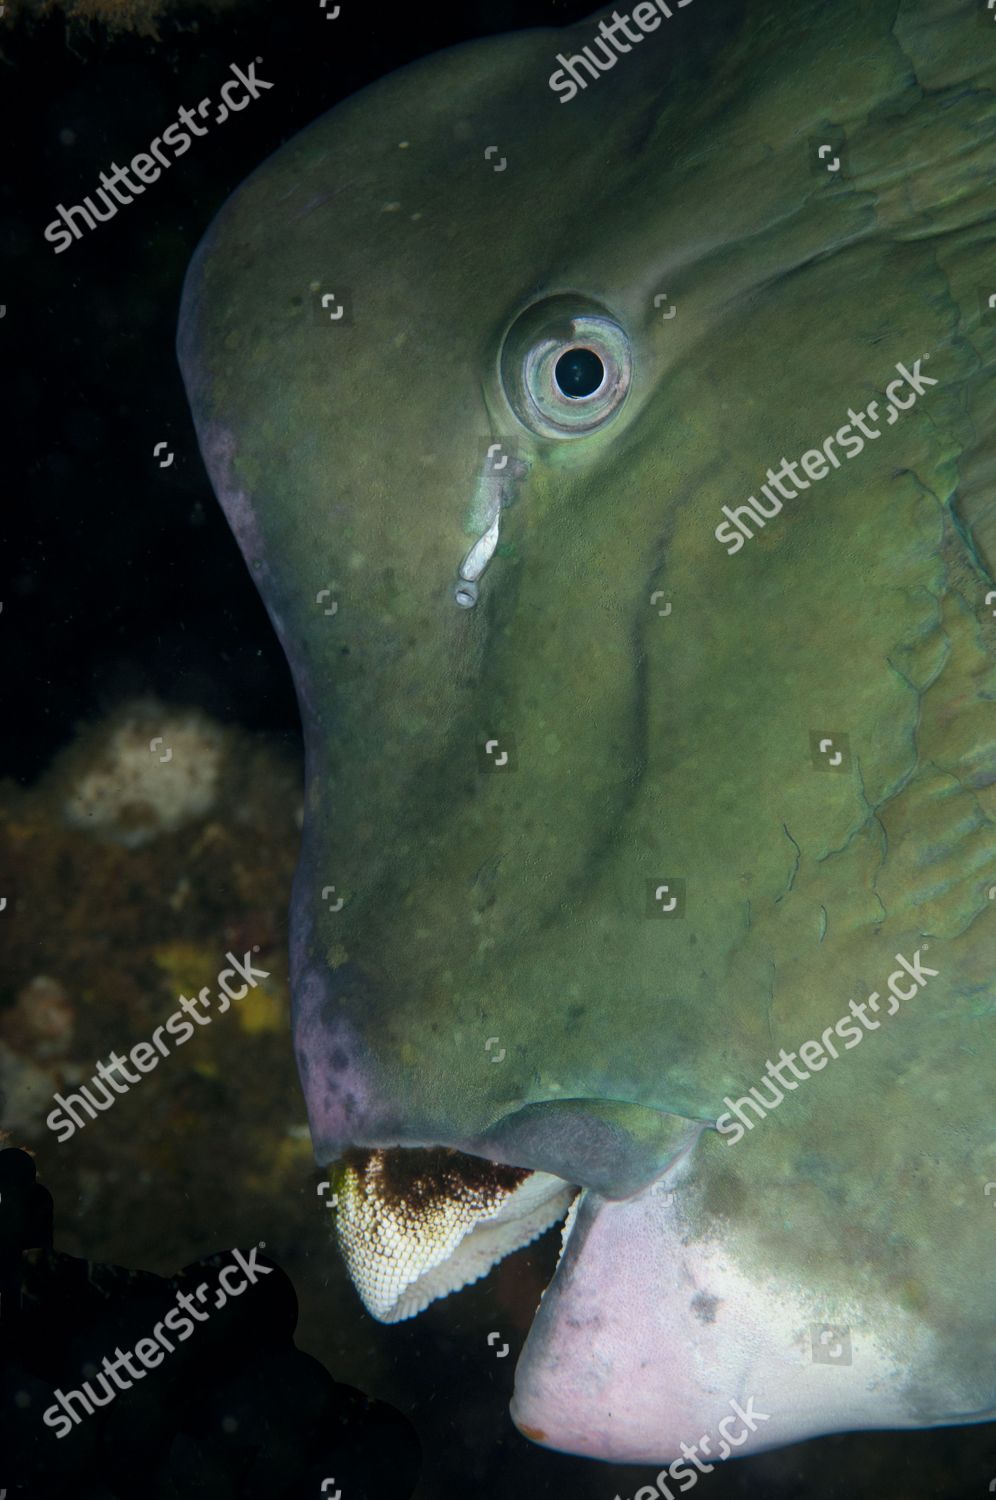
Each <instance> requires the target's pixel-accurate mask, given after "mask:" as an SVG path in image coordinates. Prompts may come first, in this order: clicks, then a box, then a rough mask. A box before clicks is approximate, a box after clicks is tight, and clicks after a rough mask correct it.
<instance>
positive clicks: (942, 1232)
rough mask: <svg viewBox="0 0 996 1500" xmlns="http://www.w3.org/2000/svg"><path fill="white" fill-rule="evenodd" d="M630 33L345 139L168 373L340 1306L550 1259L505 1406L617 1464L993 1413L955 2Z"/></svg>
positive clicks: (764, 15)
mask: <svg viewBox="0 0 996 1500" xmlns="http://www.w3.org/2000/svg"><path fill="white" fill-rule="evenodd" d="M653 10H654V7H653V6H652V5H650V6H648V5H642V6H640V7H637V8H636V11H634V15H636V13H637V12H640V13H642V15H643V18H644V22H645V23H646V29H644V30H642V31H640V35H639V37H638V39H637V40H635V41H633V40H629V41H627V36H628V33H626V32H623V31H619V30H618V29H617V30H615V31H613V32H612V33H611V36H612V37H614V38H615V41H619V42H621V43H626V45H627V48H628V50H625V51H624V50H623V47H622V45H620V46H619V47H617V48H616V47H615V41H611V40H606V39H605V37H604V32H603V33H601V34H602V35H603V40H604V48H605V49H609V48H610V46H611V47H613V48H615V51H614V52H613V53H610V52H609V51H608V50H603V48H602V47H600V46H599V47H595V46H593V45H592V43H593V41H594V39H595V38H596V37H597V36H598V35H599V34H600V33H599V31H598V22H599V19H600V18H599V17H598V16H596V17H593V18H591V19H590V20H589V21H586V22H585V23H584V24H582V25H579V26H577V27H575V28H573V29H571V30H570V31H567V32H554V31H530V32H527V33H523V34H521V35H514V36H505V37H500V38H495V39H491V40H487V41H482V42H476V43H473V44H470V45H467V46H462V47H458V48H455V49H453V50H451V51H448V52H444V53H442V54H440V55H439V56H436V57H432V58H429V59H428V60H425V61H423V62H420V63H418V64H416V65H413V66H412V67H409V68H406V69H404V70H403V71H401V72H399V73H396V74H394V75H392V76H390V77H388V78H386V79H384V80H383V81H381V82H380V83H378V84H376V85H375V86H374V87H372V88H369V89H367V90H365V91H364V92H363V93H361V94H359V95H358V96H356V97H355V98H352V99H349V100H347V101H346V102H345V103H343V104H341V105H339V106H338V107H337V108H336V109H334V110H333V111H332V112H331V113H330V114H328V115H326V116H324V117H323V118H322V119H320V120H318V121H317V122H316V123H315V124H314V125H313V126H311V127H310V128H309V129H308V130H306V131H304V132H303V133H302V134H300V135H299V136H297V137H296V138H295V139H293V140H292V141H291V142H290V143H289V144H287V145H286V146H284V147H283V148H282V149H281V150H280V151H279V152H278V153H277V154H276V155H275V156H274V157H272V158H271V159H270V160H269V161H267V162H266V163H264V165H263V166H262V167H261V168H260V169H259V170H258V171H257V172H256V173H255V174H254V175H253V176H252V177H251V178H250V179H249V180H248V181H247V182H246V183H245V184H244V185H243V186H242V187H241V188H240V189H239V190H238V191H237V192H236V193H235V194H234V196H233V197H232V198H231V199H230V200H229V202H228V203H227V204H226V205H225V207H224V208H223V210H222V211H221V213H220V215H219V216H218V218H217V219H216V221H215V223H214V225H213V226H212V228H211V230H210V231H209V233H208V235H207V236H206V238H205V240H204V242H203V243H202V245H201V247H200V248H199V250H198V252H197V255H196V257H195V259H194V262H193V264H192V266H191V268H190V271H189V273H188V277H187V283H186V288H185V292H184V300H183V309H182V317H181V328H180V337H179V350H180V359H181V364H182V368H183V373H184V378H185V381H186V384H187V388H188V392H189V396H190V401H191V405H192V408H193V412H194V416H195V420H196V424H197V429H198V435H199V440H200V444H201V450H202V453H203V455H204V459H205V463H206V466H207V469H208V471H209V473H210V475H211V479H212V482H213V484H214V487H215V490H216V492H217V494H218V498H219V500H220V501H221V504H222V505H223V507H224V508H225V511H226V513H227V515H228V518H229V521H230V523H231V526H232V529H233V531H234V533H235V536H236V538H237V540H238V543H239V545H240V547H241V549H242V551H243V553H244V555H245V558H246V561H247V564H248V566H249V568H250V569H251V572H252V576H253V578H254V580H255V582H256V584H257V587H258V588H259V590H260V592H261V594H262V596H263V598H264V600H265V603H266V606H267V609H268V611H269V614H270V618H271V620H272V621H273V624H274V627H275V629H276V631H277V633H278V635H279V637H280V640H281V642H282V644H283V647H284V649H285V651H286V654H287V657H288V660H289V662H290V666H291V669H292V672H293V675H294V681H295V684H296V687H297V693H298V699H299V704H300V710H301V718H302V723H303V727H304V737H305V754H306V806H305V819H304V829H303V837H302V848H301V858H300V864H299V868H298V871H297V876H296V879H295V883H294V890H293V897H292V924H291V944H292V981H293V1003H294V1039H295V1047H296V1053H297V1059H298V1064H299V1069H300V1075H301V1081H302V1085H303V1089H304V1093H305V1097H306V1100H307V1106H308V1111H309V1118H310V1122H311V1130H312V1135H313V1139H314V1146H315V1152H316V1157H317V1159H318V1161H319V1163H321V1164H322V1165H323V1166H325V1165H326V1164H332V1163H334V1164H336V1167H335V1173H336V1175H335V1181H336V1184H337V1190H338V1195H339V1199H340V1202H339V1208H338V1235H339V1240H340V1244H341V1246H342V1248H343V1250H344V1252H345V1254H346V1257H347V1262H348V1264H349V1267H350V1270H351V1272H352V1274H353V1277H354V1280H355V1281H356V1283H357V1286H358V1288H359V1290H360V1292H361V1295H362V1296H363V1297H364V1300H365V1301H366V1303H367V1306H368V1307H369V1308H370V1309H371V1311H372V1312H373V1313H374V1315H375V1316H377V1317H379V1318H381V1319H383V1320H384V1321H394V1320H396V1319H398V1318H402V1317H407V1316H410V1315H411V1314H412V1313H415V1312H417V1311H419V1310H420V1309H421V1308H422V1307H424V1306H425V1305H426V1304H427V1303H428V1302H429V1301H431V1300H432V1299H433V1298H434V1297H438V1296H441V1295H444V1294H446V1293H447V1292H450V1291H452V1290H454V1289H455V1288H456V1287H458V1286H460V1285H463V1284H465V1283H466V1282H467V1281H470V1280H473V1279H475V1278H476V1277H478V1276H481V1275H483V1274H484V1273H485V1272H486V1271H487V1269H488V1268H489V1267H490V1266H491V1265H492V1264H493V1263H494V1262H495V1260H496V1259H498V1258H500V1257H501V1256H502V1255H505V1254H507V1253H509V1251H511V1250H514V1249H515V1248H517V1247H518V1246H519V1245H521V1244H524V1243H526V1242H528V1241H529V1240H530V1239H532V1238H534V1237H535V1236H536V1235H537V1234H538V1233H540V1232H541V1231H542V1230H543V1229H545V1228H547V1227H548V1226H549V1225H550V1224H552V1223H554V1222H556V1221H557V1220H558V1219H562V1220H565V1227H564V1250H563V1252H562V1257H561V1260H560V1263H559V1265H558V1268H557V1272H556V1275H555V1277H554V1280H553V1282H552V1284H551V1286H550V1288H549V1289H548V1291H547V1292H546V1294H545V1295H544V1298H543V1301H542V1303H541V1306H540V1309H539V1313H538V1316H537V1319H536V1322H535V1323H534V1326H533V1329H532V1331H531V1333H530V1335H529V1339H528V1341H527V1344H526V1346H525V1350H524V1352H523V1355H522V1357H521V1359H520V1362H519V1367H518V1371H517V1377H516V1391H515V1397H514V1401H513V1416H514V1418H515V1420H516V1422H517V1423H518V1425H519V1426H520V1427H521V1429H522V1430H523V1431H524V1432H526V1433H527V1434H528V1435H529V1436H531V1437H533V1438H535V1439H536V1440H537V1441H538V1442H541V1443H545V1444H548V1445H549V1446H552V1447H556V1448H562V1449H566V1450H568V1451H571V1452H575V1453H583V1454H590V1455H592V1456H595V1457H599V1458H604V1459H613V1460H622V1461H636V1460H644V1459H647V1460H653V1461H657V1460H661V1461H663V1460H673V1459H675V1458H676V1457H677V1455H678V1452H679V1445H680V1443H681V1441H682V1440H683V1439H684V1440H691V1439H693V1438H695V1437H696V1436H697V1435H698V1434H700V1433H712V1434H715V1433H716V1432H717V1431H719V1430H720V1429H719V1424H720V1422H721V1421H726V1420H727V1419H728V1418H729V1414H730V1411H731V1403H732V1402H737V1403H739V1405H740V1407H741V1409H744V1408H745V1407H746V1406H747V1403H749V1402H750V1401H754V1403H755V1406H756V1408H757V1409H759V1410H762V1411H763V1412H764V1414H765V1415H764V1417H763V1418H758V1419H756V1421H754V1423H753V1425H751V1424H750V1423H746V1422H745V1423H744V1424H743V1425H744V1431H743V1434H742V1435H740V1433H739V1429H737V1428H734V1427H729V1426H726V1427H724V1428H723V1429H722V1432H723V1434H725V1436H720V1437H719V1438H717V1437H715V1436H714V1437H713V1440H712V1441H713V1447H712V1450H711V1451H712V1454H713V1456H719V1457H725V1456H727V1455H728V1454H729V1453H730V1452H732V1451H735V1452H738V1453H748V1452H753V1451H756V1450H757V1449H759V1448H763V1447H765V1446H772V1445H776V1444H781V1443H787V1442H792V1441H795V1440H797V1439H799V1438H801V1437H806V1436H809V1435H812V1434H815V1433H821V1432H827V1431H833V1430H840V1429H846V1428H856V1427H904V1426H930V1425H932V1424H937V1423H948V1422H971V1421H980V1420H983V1419H984V1418H986V1417H992V1416H993V1415H994V1405H996V1394H994V1377H993V1369H994V1365H993V1358H992V1355H993V1347H992V1329H993V1313H994V1310H996V1307H994V1293H993V1284H992V1278H991V1276H989V1275H987V1271H988V1270H989V1269H990V1265H991V1245H992V1233H993V1230H992V1214H993V1201H992V1199H991V1197H990V1196H987V1195H986V1193H985V1185H986V1181H987V1178H996V1150H994V1146H993V1144H992V1143H993V1139H994V1137H993V1130H992V1059H993V1015H994V979H993V974H994V957H996V937H994V933H996V902H994V901H992V900H990V899H989V897H988V894H987V892H988V889H989V888H990V887H992V885H993V882H994V881H996V840H994V826H996V825H994V819H996V790H994V783H996V743H994V733H993V728H994V708H993V699H994V697H996V672H994V668H993V651H994V641H996V635H994V629H996V622H994V620H993V618H992V616H993V612H994V611H993V606H992V603H991V602H990V603H989V604H988V605H987V602H986V595H987V593H992V594H993V597H994V598H996V586H994V583H993V564H994V560H996V504H994V500H993V474H994V473H996V449H994V439H993V436H992V434H993V431H994V427H993V422H992V390H993V386H992V383H991V378H990V377H991V371H992V365H993V359H994V337H993V325H994V322H996V317H994V316H991V315H989V313H988V312H987V303H986V299H985V296H984V289H985V287H986V286H987V285H988V284H989V283H992V286H993V290H994V292H996V283H993V282H992V276H991V251H990V248H989V246H990V242H991V237H992V228H991V226H992V222H993V213H994V206H996V197H994V185H993V177H992V171H991V160H992V147H993V139H994V135H996V121H994V118H993V116H992V113H991V111H990V110H988V107H987V106H986V105H985V102H984V101H985V100H986V99H987V98H990V97H991V96H992V94H991V91H992V89H993V88H994V87H996V61H994V60H993V55H992V52H991V49H982V48H980V47H979V46H978V28H977V24H976V17H975V8H974V7H973V6H971V5H969V4H968V3H967V0H966V3H963V4H952V5H951V6H949V7H947V8H946V9H945V11H944V14H943V15H941V14H940V13H938V11H937V7H936V6H931V5H930V4H929V3H928V0H903V4H902V5H901V6H900V8H899V12H898V14H897V10H896V5H895V0H889V3H888V4H886V3H885V0H869V3H865V4H858V3H856V0H845V3H842V4H839V5H836V6H832V7H824V6H823V5H822V4H820V3H817V0H802V3H793V4H791V5H789V4H775V3H772V0H763V3H762V0H744V3H741V4H728V5H722V6H716V5H710V6H708V7H707V6H705V5H704V4H703V5H702V6H701V8H700V7H699V6H691V7H689V6H688V5H687V3H686V5H684V6H677V5H672V6H670V7H667V6H658V7H657V11H658V13H659V24H658V25H657V26H656V27H655V28H651V27H650V20H651V19H652V12H653ZM669 10H670V14H667V12H668V11H669ZM608 15H609V12H605V13H604V15H603V16H602V18H601V19H602V20H605V19H606V17H608ZM630 25H631V28H636V29H637V30H639V29H640V28H639V26H638V25H637V22H636V21H633V22H631V23H630ZM640 25H641V26H642V25H643V23H642V22H641V23H640ZM586 46H588V47H590V48H591V52H592V54H593V55H594V56H595V57H596V58H597V59H599V63H598V64H597V65H595V64H592V65H589V66H586V64H585V63H584V62H578V61H577V59H578V58H579V57H582V56H587V54H584V52H583V49H584V48H585V47H586ZM558 54H560V58H559V59H558ZM612 55H614V56H615V61H614V62H609V57H610V56H612ZM589 61H590V60H589ZM603 65H604V66H603ZM560 68H563V70H564V72H563V73H562V74H561V76H560V78H557V79H556V81H554V77H555V75H556V73H557V71H558V69H560ZM569 78H577V79H579V80H581V82H583V84H584V86H583V87H582V86H581V83H579V84H578V86H577V87H576V89H575V92H574V94H573V95H569V88H568V86H567V82H566V81H565V80H567V79H569ZM568 95H569V97H568ZM823 146H829V147H832V149H833V152H834V155H833V157H832V160H833V161H836V162H837V167H836V168H835V169H834V170H835V172H836V174H837V175H832V174H831V172H830V165H831V161H830V159H828V153H827V151H825V150H822V147H823ZM900 367H902V370H903V373H902V374H898V373H897V372H898V371H899V369H900ZM897 381H898V382H899V384H898V385H897V384H896V382H897ZM887 391H888V392H889V393H888V394H887ZM911 391H912V392H914V393H915V394H914V395H913V397H912V399H911V396H910V393H911ZM893 394H894V396H895V401H894V402H893ZM872 401H876V402H877V403H878V407H877V420H875V414H874V413H873V414H872V415H871V416H866V417H865V421H866V423H867V435H865V436H863V437H862V433H865V432H866V428H863V427H862V426H861V424H860V422H859V421H858V420H857V416H856V414H859V415H860V414H862V413H865V412H867V411H868V410H869V404H870V403H871V402H872ZM889 413H891V415H889ZM870 430H874V432H875V435H874V436H872V435H870ZM814 453H815V455H816V457H815V458H814V457H813V454H814ZM804 454H805V456H806V462H805V463H802V462H801V456H802V455H804ZM769 471H771V474H769ZM766 476H767V477H766ZM772 476H773V477H772ZM779 476H780V477H779ZM762 485H763V486H765V489H764V491H763V492H762V490H761V488H760V486H762ZM748 497H753V498H754V501H755V502H756V503H755V504H754V505H753V506H751V507H749V508H745V507H747V502H748ZM724 507H726V511H724ZM738 539H739V540H738ZM873 996H874V1003H873V1001H872V998H871V997H873ZM807 1043H811V1044H812V1045H811V1046H809V1047H808V1048H807V1047H806V1046H805V1044H807ZM800 1049H802V1051H801V1052H800ZM788 1057H791V1058H794V1059H796V1061H795V1062H794V1063H792V1062H789V1061H785V1060H784V1059H786V1058H788ZM807 1059H808V1061H807ZM752 1090H753V1091H754V1092H752ZM990 1186H991V1184H990ZM747 1409H749V1407H748V1408H747ZM727 1438H729V1442H727V1441H726V1439H727ZM724 1447H725V1449H726V1452H725V1453H724V1452H723V1451H722V1449H723V1448H724Z"/></svg>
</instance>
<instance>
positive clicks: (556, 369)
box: [499, 293, 633, 439]
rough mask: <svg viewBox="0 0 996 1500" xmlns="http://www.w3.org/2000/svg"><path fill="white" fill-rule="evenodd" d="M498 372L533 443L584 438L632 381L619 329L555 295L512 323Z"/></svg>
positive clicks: (607, 317) (593, 305)
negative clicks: (537, 438)
mask: <svg viewBox="0 0 996 1500" xmlns="http://www.w3.org/2000/svg"><path fill="white" fill-rule="evenodd" d="M586 356H587V357H586ZM596 365H598V366H599V367H600V368H601V378H600V379H599V380H598V382H597V383H595V366H596ZM499 372H500V375H501V382H502V386H503V389H504V391H505V395H506V396H507V398H508V402H509V405H510V406H511V408H512V410H513V412H514V413H515V415H516V417H517V418H518V420H519V421H520V422H521V423H522V425H523V426H524V427H527V428H529V430H530V431H531V432H534V433H537V434H538V435H539V436H541V437H548V438H561V439H563V438H574V437H584V436H586V435H587V434H588V433H591V432H595V431H598V430H600V429H601V428H603V427H604V426H605V425H606V423H607V422H609V421H611V420H612V419H613V418H614V417H615V416H616V415H617V414H618V412H619V411H620V410H621V408H622V405H623V403H624V401H625V400H626V396H627V394H628V392H629V389H630V384H631V381H632V373H633V355H632V348H631V345H630V341H629V338H628V336H627V334H626V332H625V330H624V329H623V327H622V325H621V324H620V323H619V322H618V321H617V320H616V319H615V318H613V317H612V315H611V314H610V313H609V312H608V311H607V310H606V309H605V308H604V307H602V306H601V305H600V304H599V303H597V302H594V301H592V299H591V298H588V297H584V296H582V295H580V294H577V295H574V294H571V293H560V294H558V295H557V296H555V297H547V298H544V300H543V301H542V302H537V303H534V304H533V306H532V307H529V308H527V309H526V311H525V312H523V313H521V314H520V315H519V316H518V317H517V318H516V319H515V320H514V322H513V323H512V324H511V326H510V327H509V329H508V332H507V333H506V335H505V339H504V342H503V344H502V349H501V355H500V357H499ZM565 384H566V385H567V386H573V387H574V389H565Z"/></svg>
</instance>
